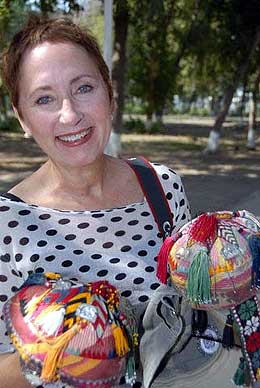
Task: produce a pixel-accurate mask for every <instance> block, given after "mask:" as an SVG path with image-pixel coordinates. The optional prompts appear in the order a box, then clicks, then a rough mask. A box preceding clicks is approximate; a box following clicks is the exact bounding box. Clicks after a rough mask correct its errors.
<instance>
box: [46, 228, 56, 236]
mask: <svg viewBox="0 0 260 388" xmlns="http://www.w3.org/2000/svg"><path fill="white" fill-rule="evenodd" d="M46 234H47V236H55V235H56V234H57V230H56V229H49V230H47V232H46Z"/></svg>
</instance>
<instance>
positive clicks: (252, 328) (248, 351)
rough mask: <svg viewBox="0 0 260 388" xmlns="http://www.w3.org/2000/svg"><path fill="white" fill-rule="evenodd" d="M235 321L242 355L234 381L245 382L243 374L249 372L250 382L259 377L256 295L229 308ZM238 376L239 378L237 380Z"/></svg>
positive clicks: (259, 329) (259, 328)
mask: <svg viewBox="0 0 260 388" xmlns="http://www.w3.org/2000/svg"><path fill="white" fill-rule="evenodd" d="M231 311H232V314H233V316H234V319H235V321H236V323H237V326H238V330H239V335H240V340H241V345H242V353H243V356H244V357H242V358H241V360H240V366H239V371H240V373H239V374H238V372H236V376H235V377H234V383H235V384H236V385H240V384H241V381H243V384H245V379H243V380H242V377H243V375H244V374H245V373H246V372H249V376H250V380H251V383H255V382H256V381H257V380H259V378H260V311H259V306H258V300H257V297H256V296H253V297H252V298H250V299H248V300H246V301H245V302H243V303H241V304H240V305H238V306H235V307H233V308H232V309H231ZM238 377H239V380H238Z"/></svg>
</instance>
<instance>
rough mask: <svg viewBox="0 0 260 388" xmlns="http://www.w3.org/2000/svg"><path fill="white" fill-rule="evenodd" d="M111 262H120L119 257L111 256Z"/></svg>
mask: <svg viewBox="0 0 260 388" xmlns="http://www.w3.org/2000/svg"><path fill="white" fill-rule="evenodd" d="M109 262H110V263H111V264H117V263H120V259H118V257H113V258H112V259H110V260H109Z"/></svg>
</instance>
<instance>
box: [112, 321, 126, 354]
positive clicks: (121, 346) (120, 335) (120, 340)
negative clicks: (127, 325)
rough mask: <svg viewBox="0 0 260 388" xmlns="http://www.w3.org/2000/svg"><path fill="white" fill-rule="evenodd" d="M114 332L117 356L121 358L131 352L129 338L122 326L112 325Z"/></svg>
mask: <svg viewBox="0 0 260 388" xmlns="http://www.w3.org/2000/svg"><path fill="white" fill-rule="evenodd" d="M112 332H113V336H114V340H115V349H116V354H117V355H118V356H119V357H123V356H124V355H125V354H126V353H128V352H129V346H128V341H127V338H126V336H125V334H124V332H123V330H122V328H121V327H120V326H117V325H116V324H115V323H113V324H112Z"/></svg>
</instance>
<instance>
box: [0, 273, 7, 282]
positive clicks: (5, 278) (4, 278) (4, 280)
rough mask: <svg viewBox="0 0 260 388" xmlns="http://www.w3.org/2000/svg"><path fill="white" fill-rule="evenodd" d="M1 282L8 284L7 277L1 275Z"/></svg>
mask: <svg viewBox="0 0 260 388" xmlns="http://www.w3.org/2000/svg"><path fill="white" fill-rule="evenodd" d="M0 282H2V283H4V282H7V276H5V275H0Z"/></svg>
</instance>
